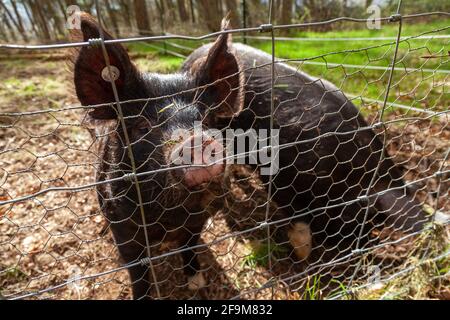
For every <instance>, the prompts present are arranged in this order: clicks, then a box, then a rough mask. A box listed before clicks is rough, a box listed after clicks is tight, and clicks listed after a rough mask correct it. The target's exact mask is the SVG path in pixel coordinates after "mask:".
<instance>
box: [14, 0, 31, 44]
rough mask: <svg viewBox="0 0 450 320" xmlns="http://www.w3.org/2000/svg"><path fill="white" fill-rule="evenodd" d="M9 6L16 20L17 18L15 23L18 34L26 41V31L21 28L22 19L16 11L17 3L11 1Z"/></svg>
mask: <svg viewBox="0 0 450 320" xmlns="http://www.w3.org/2000/svg"><path fill="white" fill-rule="evenodd" d="M11 4H12V6H13V9H14V13H15V14H16V18H17V23H18V25H19V31H20V34H21V35H22V37H23V39H24V40H25V41H28V37H27V35H26V32H27V30H25V28H24V26H23V23H22V17H21V15H20V14H19V10H17V3H16V1H11Z"/></svg>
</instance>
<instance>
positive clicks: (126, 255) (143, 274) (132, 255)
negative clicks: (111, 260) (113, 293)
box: [111, 223, 151, 300]
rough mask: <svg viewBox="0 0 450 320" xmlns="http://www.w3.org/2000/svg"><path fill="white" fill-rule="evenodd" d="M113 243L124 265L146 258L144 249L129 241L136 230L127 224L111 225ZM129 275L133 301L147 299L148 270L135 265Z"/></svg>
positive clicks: (146, 267) (129, 269)
mask: <svg viewBox="0 0 450 320" xmlns="http://www.w3.org/2000/svg"><path fill="white" fill-rule="evenodd" d="M111 231H112V232H113V236H114V241H115V243H116V246H117V249H118V250H119V254H120V257H121V258H122V260H123V263H124V264H131V263H135V262H137V261H139V260H140V259H142V258H144V257H146V249H145V246H144V245H143V244H141V243H140V242H138V241H134V240H132V241H130V240H129V239H130V238H131V236H130V234H135V233H136V228H135V227H134V226H133V227H130V225H128V224H123V223H117V224H111ZM128 273H129V275H130V281H131V287H132V292H133V299H136V300H137V299H148V298H150V297H149V296H148V295H149V294H150V287H151V283H150V279H149V268H148V266H147V265H145V264H137V265H135V266H132V267H129V268H128Z"/></svg>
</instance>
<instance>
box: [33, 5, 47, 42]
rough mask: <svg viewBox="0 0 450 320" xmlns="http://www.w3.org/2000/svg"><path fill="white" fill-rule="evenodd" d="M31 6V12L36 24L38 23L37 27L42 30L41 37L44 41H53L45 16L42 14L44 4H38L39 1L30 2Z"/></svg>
mask: <svg viewBox="0 0 450 320" xmlns="http://www.w3.org/2000/svg"><path fill="white" fill-rule="evenodd" d="M29 5H30V8H31V12H32V13H33V16H34V17H35V20H34V21H35V22H37V25H38V26H39V29H40V30H41V37H42V39H43V40H46V41H48V40H51V36H50V30H49V29H48V25H47V20H46V19H45V17H44V14H43V13H42V3H40V4H38V3H37V1H36V0H35V1H32V0H29Z"/></svg>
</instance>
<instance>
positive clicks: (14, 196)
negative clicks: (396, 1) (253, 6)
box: [0, 3, 450, 299]
mask: <svg viewBox="0 0 450 320" xmlns="http://www.w3.org/2000/svg"><path fill="white" fill-rule="evenodd" d="M271 7H272V5H270V6H269V8H271ZM269 11H270V12H269V18H268V24H265V25H261V26H259V27H249V28H243V29H225V30H222V31H220V32H215V33H211V34H207V35H204V36H199V37H191V36H180V35H171V34H169V35H163V36H149V37H140V38H126V39H117V40H109V39H105V38H104V36H105V35H104V34H102V33H100V37H96V38H92V39H88V41H80V42H77V43H63V44H51V45H38V46H31V45H30V46H29V45H25V46H21V45H2V46H1V48H2V50H4V51H5V52H6V53H7V54H8V52H9V51H8V50H13V49H26V50H60V49H66V48H84V47H86V48H92V49H91V50H97V51H96V52H100V53H101V54H100V55H101V57H102V58H103V59H104V65H106V70H107V72H108V74H109V79H111V78H114V74H113V71H114V69H113V67H114V63H116V62H115V61H110V60H111V57H110V55H109V54H108V50H111V48H112V46H114V45H117V44H119V43H131V42H137V41H145V42H146V43H148V42H150V43H148V45H149V46H156V47H157V48H159V49H161V50H164V51H165V52H166V53H168V54H173V55H177V56H181V57H183V58H184V57H186V56H187V54H190V53H191V51H194V46H192V47H190V46H187V45H186V42H188V41H193V42H194V43H195V41H197V42H198V41H203V40H205V41H209V40H211V41H214V40H215V39H216V38H220V37H221V36H224V35H232V34H233V35H235V38H237V37H238V36H239V35H241V34H242V33H243V32H245V37H246V39H247V40H250V41H261V40H269V41H270V43H271V55H267V56H264V58H261V59H259V58H258V59H251V60H252V62H251V63H250V65H245V64H243V65H241V66H240V68H239V70H238V72H237V73H236V74H238V77H241V76H242V77H244V79H245V80H244V81H243V82H239V83H238V85H237V86H235V87H233V88H232V89H231V91H230V93H229V94H228V95H227V96H225V97H223V99H228V98H229V96H230V95H232V94H233V92H237V91H239V90H243V92H242V95H243V99H244V101H245V102H244V105H245V106H248V105H250V104H252V103H253V104H265V106H266V109H267V110H269V113H268V114H257V112H256V114H253V116H252V117H248V115H247V117H244V115H245V112H246V109H244V110H243V111H241V113H239V114H236V115H234V116H232V117H231V119H230V118H225V120H223V119H221V121H222V122H219V121H218V120H217V119H216V120H217V122H216V123H215V124H216V126H218V127H219V129H220V131H221V132H224V131H225V130H227V129H230V128H231V127H232V126H233V125H235V123H234V122H236V123H237V125H241V126H242V127H249V128H254V127H258V126H262V124H264V125H266V127H268V128H269V136H270V134H273V133H274V132H275V129H279V136H280V139H279V144H278V145H277V146H274V145H271V144H268V145H266V146H264V148H265V149H264V148H255V149H252V150H244V152H243V153H242V154H238V155H232V156H228V157H227V160H228V159H237V158H239V157H242V156H251V155H252V154H255V153H257V152H260V151H267V150H270V151H271V153H270V155H274V154H278V156H279V169H278V171H277V172H274V173H273V174H269V175H265V176H263V175H259V171H260V169H261V168H259V167H256V166H251V165H246V164H235V163H233V164H227V165H226V166H225V169H223V171H221V172H220V173H219V174H218V175H217V176H214V178H213V179H211V180H208V181H206V182H205V181H203V180H202V182H203V183H202V184H199V185H198V186H196V188H194V189H192V188H187V187H186V186H185V185H184V184H183V182H182V180H183V179H186V172H188V171H189V170H187V171H186V170H185V171H183V172H184V176H182V177H180V176H179V175H177V174H172V172H173V171H175V170H180V168H181V169H183V168H185V169H186V168H211V167H212V166H214V165H215V164H211V163H209V164H208V165H207V164H205V163H203V162H202V163H200V164H195V165H190V164H182V165H176V166H173V165H169V164H168V163H167V161H166V159H165V158H164V157H163V154H164V152H167V150H166V149H167V148H168V149H171V148H175V146H176V145H177V141H172V140H170V139H167V138H166V139H165V140H164V141H162V140H161V137H159V138H158V139H159V140H155V139H156V138H152V137H153V135H152V132H157V131H158V130H163V129H162V128H164V126H165V125H167V124H168V123H169V122H171V121H172V122H173V121H174V119H175V120H176V121H179V122H181V120H177V117H178V115H181V114H183V115H184V114H185V113H183V108H186V109H189V107H190V106H192V105H194V104H196V103H198V101H197V100H195V99H197V98H196V97H197V95H196V96H195V97H194V100H192V101H194V102H192V103H191V104H187V105H184V106H183V107H182V108H179V109H176V110H177V111H176V112H173V113H172V112H171V109H173V108H178V107H177V106H176V105H177V104H179V103H180V102H179V101H180V100H183V95H185V94H186V92H188V93H189V92H194V93H196V94H198V92H199V91H202V92H203V91H205V90H207V89H208V88H209V87H210V86H213V85H214V83H207V84H205V85H202V86H197V87H194V88H186V87H183V86H182V85H179V87H178V88H180V89H179V92H178V91H177V90H175V89H174V90H172V91H175V92H169V93H167V94H164V95H161V96H155V97H151V98H139V99H120V88H118V87H117V86H118V84H117V83H116V80H117V79H116V80H113V81H109V82H110V83H111V90H112V92H113V93H114V95H113V96H114V98H113V99H112V100H111V101H105V103H98V104H96V105H84V106H80V105H79V104H78V105H71V106H62V107H58V108H48V107H43V106H32V107H31V108H30V110H26V111H21V112H9V111H3V110H2V112H1V113H0V135H1V137H2V139H1V146H2V148H1V151H0V163H1V165H0V170H1V174H0V176H1V177H2V178H1V180H0V181H1V182H0V230H1V231H0V247H1V251H0V252H1V257H2V258H1V261H0V290H1V291H0V293H1V296H2V297H3V298H5V299H24V298H32V299H49V298H60V299H73V298H81V299H87V298H111V299H118V298H119V299H120V298H128V297H131V291H132V284H131V282H133V281H130V279H129V276H128V273H127V269H130V268H134V267H141V268H144V269H145V270H147V272H148V274H147V273H143V274H142V275H141V277H140V278H139V279H138V281H141V282H142V281H144V282H145V283H147V284H148V291H147V294H148V296H149V297H151V298H155V299H173V298H194V299H195V298H208V299H218V298H222V299H223V298H226V299H233V298H234V299H236V298H250V299H261V298H269V299H272V298H274V299H298V298H305V299H316V298H324V299H338V298H348V297H358V296H361V294H362V293H364V292H365V293H370V292H373V291H374V290H379V289H380V288H381V287H380V286H383V285H385V284H387V283H390V282H391V281H394V280H395V279H399V278H402V277H405V276H406V275H410V274H414V273H416V272H417V270H422V271H423V272H425V273H426V274H427V275H428V276H429V278H427V281H428V283H430V282H431V283H439V284H444V285H448V269H445V267H442V266H444V265H445V263H446V262H448V254H449V251H448V242H447V241H448V240H447V234H446V233H447V226H448V213H449V208H450V203H449V201H448V195H449V182H450V179H449V177H450V175H449V173H450V169H449V152H450V148H449V140H450V131H449V127H448V123H449V110H448V99H447V96H446V95H447V92H446V87H447V86H448V74H449V72H450V70H447V69H445V66H446V65H447V64H448V54H447V52H446V48H448V36H447V35H443V34H442V32H445V31H446V30H447V29H448V27H445V28H441V29H437V30H432V31H427V32H424V33H422V34H417V35H412V36H411V35H408V36H403V34H402V25H403V24H404V21H412V22H414V21H415V19H419V18H421V17H426V16H434V17H436V18H440V17H448V16H450V14H449V13H445V12H431V13H422V14H415V15H403V16H402V15H401V12H400V5H399V9H398V12H397V13H396V14H394V15H392V16H390V17H384V18H380V19H379V21H381V22H385V23H392V24H395V25H397V26H398V33H397V36H396V37H394V38H393V39H391V38H388V39H385V38H380V39H379V40H380V41H382V43H381V44H379V45H375V46H368V47H364V48H358V49H352V48H351V47H350V45H351V43H352V42H353V41H358V39H351V38H350V39H346V40H345V41H348V42H349V49H348V50H345V51H336V52H328V53H325V54H322V55H318V56H313V57H308V58H301V59H299V58H298V59H295V58H289V59H277V58H276V54H277V45H279V44H280V43H283V41H299V43H300V44H301V43H302V42H301V41H314V40H313V39H298V38H282V37H279V38H278V37H276V36H275V34H276V32H277V31H279V30H282V29H289V28H303V27H314V26H318V25H333V24H336V23H339V22H342V21H351V22H354V23H366V19H354V18H347V17H341V18H337V19H333V20H329V21H324V22H315V23H305V24H292V25H273V24H272V13H271V10H269ZM97 15H98V17H99V21H101V19H100V16H101V10H99V9H98V3H97ZM252 32H253V33H258V32H263V33H268V34H269V36H268V37H267V36H264V37H261V36H252V35H251V34H252ZM179 40H182V41H184V42H182V43H181V42H177V41H179ZM316 40H317V39H316ZM329 40H331V39H329ZM332 40H333V41H339V39H332ZM158 41H159V42H160V41H164V43H165V45H164V47H160V46H158V45H157V43H158ZM322 41H327V40H326V39H325V40H322ZM433 41H439V42H438V45H437V46H438V47H439V48H438V49H437V50H436V48H435V47H436V43H434V42H433ZM155 43H156V44H155ZM432 45H433V46H434V47H433V49H430V48H429V47H431V46H432ZM373 49H382V50H383V52H384V53H383V54H382V55H381V56H374V55H372V51H371V50H373ZM79 50H80V49H79ZM300 50H301V45H300ZM355 53H364V55H365V56H366V63H365V64H364V65H353V64H347V63H345V61H346V57H349V56H350V55H352V54H355ZM333 57H338V58H339V59H341V58H342V60H343V62H342V63H336V62H330V60H331V61H333V59H332V58H333ZM241 59H245V57H241ZM188 61H189V58H188ZM334 61H336V60H334ZM383 63H387V64H388V66H385V64H384V65H383ZM193 64H195V61H194V63H193ZM311 65H315V66H321V69H320V70H321V71H320V72H321V74H319V75H317V74H315V75H316V76H318V78H317V79H316V78H308V79H309V80H310V81H306V82H305V81H300V80H298V79H297V78H296V77H297V76H298V74H300V73H301V72H303V70H308V69H307V68H308V66H311ZM316 70H317V69H316ZM333 73H338V74H339V75H341V77H342V78H341V79H342V81H341V82H340V83H334V84H335V85H336V86H338V88H339V90H338V89H334V87H333V86H332V85H329V84H328V83H327V82H326V81H325V79H327V78H329V77H330V76H331V75H333ZM236 74H229V75H227V76H226V77H225V79H230V77H233V76H235V75H236ZM221 80H222V79H217V80H216V81H215V83H217V82H219V83H220V81H221ZM299 81H300V82H299ZM352 81H360V82H362V83H364V86H363V89H362V93H359V94H358V93H355V91H354V90H353V88H352V86H354V82H352ZM227 83H228V84H229V83H230V82H227ZM108 85H109V84H108ZM175 87H176V86H175ZM317 87H320V88H322V89H321V90H322V91H319V92H320V94H319V95H318V96H317V95H316V96H314V99H312V100H311V101H307V102H302V99H303V98H302V97H303V96H308V94H309V93H308V92H309V90H313V89H311V88H317ZM233 90H237V91H233ZM314 90H315V89H314ZM340 90H342V91H343V92H345V94H346V98H345V103H344V104H338V105H334V106H332V107H330V108H331V109H327V108H328V107H326V106H325V105H324V103H325V102H324V101H325V100H326V99H327V95H330V94H333V95H334V94H336V95H339V93H340V92H341V91H340ZM370 90H372V91H370ZM373 90H374V91H375V92H376V96H377V97H378V98H374V97H373V96H372V98H368V97H365V95H364V93H368V92H373ZM200 94H201V93H200ZM189 97H191V96H189ZM258 97H259V98H258ZM342 97H343V96H341V98H340V99H342ZM336 99H338V98H336ZM161 101H162V102H161ZM168 101H169V103H168ZM337 101H338V102H339V101H341V100H337ZM349 101H351V102H352V103H354V104H355V105H356V106H357V107H356V108H353V107H351V105H350V104H349ZM160 102H161V103H163V104H165V105H164V107H162V108H161V107H159V109H158V112H157V119H162V118H164V117H163V116H162V114H165V113H169V114H171V115H170V116H169V117H167V118H164V120H161V121H160V122H158V123H152V126H151V128H148V126H147V125H145V122H149V121H150V120H149V119H147V118H145V116H144V115H145V114H146V113H145V110H146V109H147V108H149V107H152V106H155V105H158V104H159V103H160ZM307 103H310V104H311V105H305V104H307ZM128 105H130V106H138V109H139V112H138V113H136V114H133V115H129V114H127V113H126V110H127V106H128ZM218 105H221V104H220V103H219V104H218ZM295 106H301V107H297V108H295ZM103 107H111V108H115V111H116V112H117V113H118V115H119V116H118V118H117V119H116V120H107V121H106V120H95V121H92V120H91V119H90V118H89V115H88V114H89V112H91V111H92V110H100V109H101V108H103ZM130 108H131V107H130ZM333 108H334V109H333ZM346 108H350V110H354V111H355V112H354V113H350V115H349V114H348V113H346V112H347V111H345V110H346ZM2 109H3V108H2ZM255 110H257V109H255ZM247 111H248V110H247ZM210 112H213V110H208V111H207V112H206V114H204V115H203V116H202V119H201V120H202V121H204V122H207V121H206V118H207V116H208V114H209V113H210ZM253 112H254V111H253ZM177 114H178V115H177ZM314 117H315V118H314ZM141 118H144V120H145V121H144V123H142V121H141V120H142V119H141ZM362 118H364V119H365V121H364V120H361V119H362ZM136 119H138V120H139V119H140V120H139V121H141V122H139V121H138V120H136ZM240 119H244V120H240ZM248 119H251V120H248ZM182 120H183V121H185V122H188V123H189V124H192V122H193V120H194V119H191V118H188V119H182ZM136 121H138V122H136ZM151 121H153V119H152V120H151ZM239 121H242V123H239ZM246 121H247V122H246ZM248 121H250V122H248ZM298 126H301V128H300V129H298ZM295 128H297V129H295ZM133 130H137V132H138V135H139V134H140V137H139V138H138V139H136V140H134V138H133V135H134V133H133V132H134V131H133ZM290 130H291V131H290ZM296 130H297V131H296ZM139 132H140V133H139ZM154 134H156V133H154ZM152 139H153V140H152ZM268 140H270V141H272V140H271V139H268ZM143 141H146V142H147V143H150V144H151V145H152V152H151V153H150V152H147V153H144V159H143V158H142V155H141V154H138V153H136V150H139V149H136V148H137V147H136V146H139V143H142V142H143ZM149 141H150V142H149ZM189 141H190V140H189ZM209 141H210V140H209ZM117 146H119V147H117ZM190 146H191V145H190ZM271 147H272V148H271ZM114 148H116V149H114ZM117 148H118V149H120V150H122V151H121V153H120V154H119V156H112V154H113V152H114V150H116V151H117V150H118V149H117ZM133 148H135V149H133ZM163 148H166V149H164V150H163ZM202 148H203V146H202ZM262 149H264V150H262ZM141 152H143V151H142V150H141ZM222 160H223V159H222ZM149 162H152V165H151V166H148V163H149ZM394 163H395V165H394ZM192 172H194V174H196V175H197V177H196V178H192V179H194V180H195V179H197V178H199V177H200V176H201V175H202V174H203V172H202V171H195V170H194V171H192ZM209 173H211V172H209ZM168 177H169V178H168ZM386 177H387V178H386ZM386 179H388V180H386ZM386 181H387V182H386ZM156 193H157V194H156ZM97 198H98V200H97ZM123 203H126V204H127V205H128V206H127V207H126V206H125V207H126V208H128V209H129V210H130V211H129V212H127V213H126V214H127V215H128V216H127V217H126V218H125V219H122V220H121V219H115V218H113V216H112V215H114V214H115V213H116V211H118V210H121V209H123V208H124V207H123ZM131 204H132V205H131ZM374 207H377V210H376V212H375V213H374V212H373V208H374ZM108 210H109V211H108ZM107 212H109V214H110V215H108V213H107ZM383 214H385V215H386V216H387V217H388V218H380V216H382V215H383ZM192 217H202V219H203V220H204V221H203V220H202V219H201V221H203V222H202V223H200V225H199V223H195V221H194V222H193V220H192V219H194V218H192ZM389 217H392V219H389ZM298 221H300V222H302V223H297V222H298ZM130 222H131V224H130ZM143 226H147V227H145V228H144V227H143ZM199 226H200V229H199V231H192V230H197V229H198V227H199ZM305 226H306V227H305ZM113 228H116V230H117V229H121V230H124V229H131V232H129V233H128V235H125V236H121V237H122V238H120V237H118V236H117V234H115V236H114V239H113V237H112V235H111V232H110V231H109V229H113ZM298 228H303V229H298ZM186 233H187V234H188V236H186ZM124 237H125V238H124ZM179 237H183V238H187V240H186V241H185V242H184V243H181V245H180V243H178V245H176V244H175V245H174V244H172V242H173V241H176V240H179V239H178V238H179ZM118 238H120V239H118ZM198 238H199V239H198ZM305 239H306V240H305ZM194 240H195V241H194ZM130 243H131V244H133V245H134V247H139V249H140V253H139V255H134V256H133V255H132V256H131V257H128V258H127V257H124V253H122V256H121V257H119V253H118V251H117V246H118V247H119V249H120V247H121V246H122V247H126V246H127V245H129V244H130ZM309 245H310V246H311V248H309V250H308V248H307V247H308V246H309ZM296 246H299V247H296ZM191 250H195V251H196V252H197V254H198V259H199V262H200V265H199V266H197V269H199V270H200V271H201V272H202V274H203V276H204V278H205V283H204V286H203V287H202V288H200V287H194V288H192V287H191V288H189V283H188V280H187V277H186V275H184V274H183V269H184V268H186V265H187V264H189V263H191V262H192V260H194V259H195V257H192V256H188V260H186V259H184V260H182V259H181V257H180V256H181V255H183V253H186V252H190V251H191ZM305 250H306V251H307V254H304V253H305ZM180 253H181V255H180ZM125 255H126V254H125ZM143 278H145V279H143ZM418 281H419V280H418ZM134 282H136V280H134ZM400 289H401V290H403V289H405V288H400ZM386 292H387V291H386ZM136 298H142V297H140V296H139V297H136Z"/></svg>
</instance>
